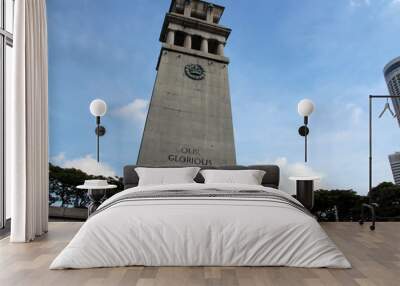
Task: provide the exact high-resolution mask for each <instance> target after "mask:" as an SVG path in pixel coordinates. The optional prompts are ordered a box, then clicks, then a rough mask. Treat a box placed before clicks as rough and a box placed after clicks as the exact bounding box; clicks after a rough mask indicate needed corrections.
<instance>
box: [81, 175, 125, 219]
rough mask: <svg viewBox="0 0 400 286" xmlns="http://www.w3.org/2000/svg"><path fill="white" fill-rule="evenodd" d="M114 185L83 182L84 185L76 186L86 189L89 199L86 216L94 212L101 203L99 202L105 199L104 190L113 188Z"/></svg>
mask: <svg viewBox="0 0 400 286" xmlns="http://www.w3.org/2000/svg"><path fill="white" fill-rule="evenodd" d="M116 187H117V186H116V185H108V184H107V185H102V186H95V185H88V184H86V182H85V185H80V186H77V187H76V188H77V189H84V190H88V196H89V199H90V204H89V206H88V216H90V215H91V214H92V213H94V212H95V211H96V210H97V208H98V207H99V206H100V205H101V203H102V202H103V201H104V200H105V199H106V192H107V190H108V189H115V188H116Z"/></svg>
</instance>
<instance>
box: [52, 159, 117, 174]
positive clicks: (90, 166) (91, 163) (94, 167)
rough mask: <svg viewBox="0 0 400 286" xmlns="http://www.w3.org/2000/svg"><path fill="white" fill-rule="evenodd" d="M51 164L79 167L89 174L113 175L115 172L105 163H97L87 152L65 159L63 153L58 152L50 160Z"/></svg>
mask: <svg viewBox="0 0 400 286" xmlns="http://www.w3.org/2000/svg"><path fill="white" fill-rule="evenodd" d="M50 161H51V162H52V163H53V164H55V165H57V166H60V167H62V168H75V169H79V170H81V171H83V172H85V173H87V174H89V175H94V176H104V177H115V176H116V172H115V171H114V170H113V168H112V167H111V166H109V165H108V164H106V163H102V162H100V163H98V162H97V161H96V160H95V159H94V158H93V157H92V155H90V154H88V155H86V156H84V157H81V158H74V159H67V158H66V157H65V153H60V154H58V155H56V156H54V157H52V158H51V160H50Z"/></svg>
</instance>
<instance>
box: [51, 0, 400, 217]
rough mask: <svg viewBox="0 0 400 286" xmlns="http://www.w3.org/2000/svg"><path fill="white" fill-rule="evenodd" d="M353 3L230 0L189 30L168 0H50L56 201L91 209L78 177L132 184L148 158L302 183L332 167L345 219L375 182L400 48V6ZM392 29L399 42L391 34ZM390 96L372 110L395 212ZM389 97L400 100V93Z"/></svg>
mask: <svg viewBox="0 0 400 286" xmlns="http://www.w3.org/2000/svg"><path fill="white" fill-rule="evenodd" d="M353 2H354V1H346V0H342V1H334V3H325V1H321V3H319V2H318V3H315V1H312V0H305V2H304V5H302V6H300V7H299V6H298V5H296V3H294V2H293V1H286V0H283V1H279V3H278V1H261V0H260V1H253V5H255V7H257V9H252V13H251V15H250V14H248V15H247V14H246V13H244V11H248V9H249V7H248V5H247V3H246V2H245V1H239V2H237V3H236V2H235V3H233V2H232V1H227V0H221V1H218V4H220V5H222V6H225V7H226V9H225V12H224V14H223V16H222V18H221V19H220V22H218V23H216V24H215V25H213V27H212V28H210V27H207V29H206V28H204V30H202V29H203V28H202V26H201V24H198V23H197V24H195V25H194V26H193V27H191V28H190V31H191V33H192V34H193V35H190V40H188V39H186V36H187V34H185V33H187V31H188V30H187V29H186V30H185V29H184V28H183V27H181V26H179V25H180V24H179V23H174V22H173V21H174V20H173V19H168V18H167V19H166V20H165V19H164V17H165V12H166V11H168V9H169V7H170V2H169V1H146V2H144V1H140V2H139V1H128V0H120V1H110V0H88V1H68V0H58V1H48V3H47V13H48V34H49V107H50V108H49V110H50V114H49V120H50V138H49V140H50V157H51V160H50V162H49V163H50V186H49V190H50V206H51V211H50V214H53V215H61V213H62V214H66V213H67V212H66V211H63V212H61V211H60V207H61V209H63V208H66V209H76V210H78V211H75V212H72V211H71V212H70V213H69V214H70V216H72V217H76V218H81V219H82V218H85V216H86V215H87V213H86V210H85V208H86V206H87V203H88V198H87V196H86V191H85V190H78V189H76V186H77V185H80V184H82V183H83V181H84V180H85V179H93V178H103V179H107V180H108V182H109V183H112V184H115V185H117V186H118V188H117V190H115V191H119V190H121V189H122V188H123V185H122V171H123V166H125V165H127V164H136V163H137V162H138V163H139V164H152V165H204V166H215V165H232V164H242V165H251V164H278V165H279V166H280V168H281V188H282V189H284V190H286V191H288V192H289V193H293V192H294V190H295V184H294V182H292V181H290V180H289V179H288V178H289V177H290V176H296V175H309V176H317V177H321V180H320V181H318V182H317V185H316V188H317V189H321V191H319V192H318V194H317V195H316V206H315V212H316V214H317V215H318V216H319V217H320V218H321V219H332V218H334V217H335V214H334V213H335V209H338V208H339V209H341V210H342V211H341V212H340V213H341V214H340V216H341V217H340V218H341V219H347V220H350V219H354V218H355V217H357V212H358V211H357V210H358V206H359V205H360V204H361V203H362V202H364V201H365V200H367V198H366V197H365V196H366V195H367V193H368V95H369V94H388V93H389V91H388V86H387V84H386V82H385V77H384V74H383V72H382V70H383V68H384V66H385V65H386V64H387V63H388V62H389V61H390V60H391V59H393V58H396V57H398V56H400V54H399V52H398V49H397V48H396V47H397V46H398V44H400V43H397V42H399V41H400V39H397V38H394V37H392V35H393V34H395V33H396V32H397V31H398V29H399V28H400V19H399V18H398V16H397V13H394V12H393V10H390V9H389V7H387V5H385V4H382V5H377V4H376V3H372V2H371V3H370V4H369V5H366V4H364V2H363V1H359V2H360V4H359V5H353V4H351V3H353ZM361 2H363V3H361ZM399 9H400V7H399ZM315 11H318V13H315ZM277 13H278V14H279V17H277V16H276V15H277ZM343 15H345V16H346V17H344V16H343ZM369 16H371V17H369ZM325 18H326V19H329V20H326V21H321V19H325ZM304 19H309V20H307V21H305V20H304ZM371 19H374V20H373V21H372V20H371ZM164 20H165V21H166V23H170V24H171V26H170V27H169V26H168V27H169V29H162V27H163V21H164ZM218 20H219V19H218ZM316 21H318V23H319V24H318V29H317V28H316V26H315V25H314V24H313V23H315V22H316ZM192 22H193V21H192ZM193 23H194V22H193ZM199 23H201V22H199ZM388 23H390V25H389V24H388ZM228 27H229V28H228ZM230 28H231V29H232V30H230ZM366 31H368V36H367V35H366ZM200 32H201V33H200ZM160 35H161V37H160ZM382 37H387V38H389V39H390V41H391V43H390V44H387V45H383V46H382V40H381V39H382ZM159 39H160V40H161V43H160V42H159V41H158V40H159ZM376 46H379V47H380V49H381V52H380V53H376ZM365 58H368V61H365ZM228 71H229V72H228ZM393 71H396V69H394V70H393V69H390V72H391V73H392V72H393ZM391 75H392V74H390V75H389V74H386V73H385V76H386V77H387V79H388V85H389V89H390V88H392V89H391V90H390V91H392V92H393V90H395V87H396V86H395V84H396V82H395V81H394V80H392V78H395V77H391ZM96 98H99V99H102V100H104V101H105V102H106V103H107V113H106V114H105V115H104V116H103V117H101V125H102V126H104V127H105V129H106V130H107V131H106V133H105V135H104V136H102V137H101V138H100V146H101V148H100V163H97V160H96V144H97V142H96V134H95V128H96V122H95V119H94V117H93V115H92V114H91V113H90V111H89V104H90V103H91V102H92V100H94V99H96ZM303 98H309V99H311V100H312V101H313V102H314V103H315V110H314V112H313V113H312V115H311V116H310V121H309V124H308V127H309V131H310V134H309V135H308V137H307V140H308V142H307V146H308V150H309V154H308V162H307V163H304V138H303V137H300V136H299V135H298V127H299V126H300V125H302V123H303V118H301V117H300V116H299V115H298V113H297V103H298V102H299V101H300V100H301V99H303ZM381 103H382V104H379V103H376V104H374V106H373V109H372V115H373V125H374V139H373V143H374V149H373V150H374V159H373V166H374V169H373V170H374V172H373V186H374V187H375V189H374V195H376V196H378V197H379V195H380V194H381V193H382V192H380V191H379V190H386V193H390V194H392V196H391V199H390V202H389V201H388V208H387V212H388V213H390V212H391V213H390V215H391V216H396V215H400V213H397V212H396V211H393V208H392V207H389V205H390V204H392V202H393V201H397V200H399V201H400V196H399V195H398V194H399V189H398V187H397V185H395V184H394V180H393V174H392V171H391V165H390V162H392V165H393V164H396V162H397V159H396V158H397V157H398V156H395V155H396V154H397V153H396V152H398V151H400V147H399V144H398V138H399V135H400V132H399V131H400V128H399V126H398V124H397V122H396V119H394V118H393V116H391V115H390V113H389V112H386V113H385V114H383V115H382V116H381V118H380V119H379V118H378V116H379V115H380V113H381V112H382V108H383V107H384V105H385V104H386V102H381ZM388 103H389V104H390V105H391V106H392V110H393V112H394V113H397V110H396V108H397V107H398V106H400V105H399V104H398V102H396V101H393V102H392V101H390V102H389V101H388ZM390 154H392V156H391V161H390V162H389V159H388V156H389V155H390ZM112 192H114V191H110V194H109V195H111V194H112ZM385 200H388V199H385ZM332 201H340V202H341V203H339V204H338V203H336V204H335V205H332V204H331V203H328V202H332ZM349 201H351V202H349ZM57 208H58V209H57Z"/></svg>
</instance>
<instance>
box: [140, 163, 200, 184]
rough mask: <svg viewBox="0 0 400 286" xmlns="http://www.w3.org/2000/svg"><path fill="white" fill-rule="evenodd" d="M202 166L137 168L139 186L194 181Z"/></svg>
mask: <svg viewBox="0 0 400 286" xmlns="http://www.w3.org/2000/svg"><path fill="white" fill-rule="evenodd" d="M199 170H200V168H198V167H185V168H144V167H137V168H135V171H136V173H137V174H138V176H139V184H138V185H139V186H150V185H168V184H169V185H170V184H187V183H194V180H193V179H194V178H195V177H196V176H197V173H198V172H199Z"/></svg>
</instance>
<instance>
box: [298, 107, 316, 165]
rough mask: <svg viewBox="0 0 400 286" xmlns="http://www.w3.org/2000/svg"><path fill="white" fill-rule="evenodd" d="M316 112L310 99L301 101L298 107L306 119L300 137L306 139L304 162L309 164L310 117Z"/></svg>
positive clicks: (300, 129) (300, 130)
mask: <svg viewBox="0 0 400 286" xmlns="http://www.w3.org/2000/svg"><path fill="white" fill-rule="evenodd" d="M313 111H314V103H313V102H312V101H311V100H309V99H303V100H301V101H300V102H299V103H298V105H297V112H298V113H299V114H300V116H302V117H304V125H303V126H301V127H300V128H299V134H300V136H303V137H304V162H307V135H308V134H309V133H310V129H308V126H307V125H308V117H309V116H310V115H311V113H312V112H313Z"/></svg>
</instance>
